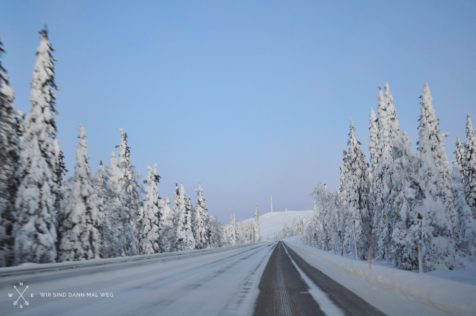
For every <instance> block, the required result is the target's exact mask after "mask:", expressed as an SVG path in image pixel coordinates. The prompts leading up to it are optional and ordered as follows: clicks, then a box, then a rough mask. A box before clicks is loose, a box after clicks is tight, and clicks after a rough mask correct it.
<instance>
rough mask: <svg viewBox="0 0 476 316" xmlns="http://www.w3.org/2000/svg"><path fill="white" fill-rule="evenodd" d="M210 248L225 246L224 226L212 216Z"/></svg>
mask: <svg viewBox="0 0 476 316" xmlns="http://www.w3.org/2000/svg"><path fill="white" fill-rule="evenodd" d="M209 225H210V237H209V240H210V248H219V247H222V246H223V244H224V236H223V234H224V232H223V224H222V223H220V222H219V221H218V219H217V218H216V217H215V216H210V221H209Z"/></svg>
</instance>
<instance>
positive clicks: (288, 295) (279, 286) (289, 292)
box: [254, 242, 324, 316]
mask: <svg viewBox="0 0 476 316" xmlns="http://www.w3.org/2000/svg"><path fill="white" fill-rule="evenodd" d="M259 290H260V294H259V296H258V299H257V301H256V305H255V311H254V315H259V316H266V315H286V316H287V315H324V313H323V312H322V310H321V309H320V308H319V305H318V304H317V303H316V302H315V301H314V299H313V298H312V296H311V295H310V294H309V292H308V290H309V288H308V286H307V284H306V283H305V282H304V280H302V278H301V276H300V275H299V272H298V271H297V270H296V268H295V267H294V265H293V263H292V262H291V260H290V259H289V257H288V255H287V254H286V252H285V249H284V246H283V244H282V243H281V242H279V243H278V244H277V245H276V247H275V248H274V251H273V253H272V254H271V257H270V258H269V261H268V264H267V265H266V268H265V270H264V272H263V276H262V277H261V281H260V284H259Z"/></svg>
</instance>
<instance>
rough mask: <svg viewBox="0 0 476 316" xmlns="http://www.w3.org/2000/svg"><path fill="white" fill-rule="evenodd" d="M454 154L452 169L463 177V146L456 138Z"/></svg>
mask: <svg viewBox="0 0 476 316" xmlns="http://www.w3.org/2000/svg"><path fill="white" fill-rule="evenodd" d="M454 154H455V160H454V161H453V168H456V169H457V170H458V171H459V172H460V173H461V176H463V173H464V170H463V168H464V158H465V155H464V145H463V143H462V142H461V140H460V139H459V137H456V149H455V151H454Z"/></svg>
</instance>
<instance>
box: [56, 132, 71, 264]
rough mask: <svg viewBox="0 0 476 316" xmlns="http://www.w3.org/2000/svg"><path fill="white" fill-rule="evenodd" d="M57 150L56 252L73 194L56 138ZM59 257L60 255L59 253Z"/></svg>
mask: <svg viewBox="0 0 476 316" xmlns="http://www.w3.org/2000/svg"><path fill="white" fill-rule="evenodd" d="M53 144H54V149H55V161H54V164H53V168H54V184H55V185H54V196H55V203H54V205H55V207H54V208H55V214H56V216H55V227H56V250H58V249H59V248H60V242H61V238H62V234H63V231H62V229H63V227H62V225H61V223H62V222H63V220H64V219H65V218H66V213H65V212H66V209H67V207H68V203H69V194H70V193H71V192H70V191H71V190H70V188H69V186H68V183H67V182H66V181H65V180H64V179H63V176H64V175H65V174H66V172H68V170H67V169H66V164H65V163H64V154H63V151H62V150H61V147H60V145H59V141H58V139H57V138H56V139H55V140H54V141H53ZM57 256H59V253H57Z"/></svg>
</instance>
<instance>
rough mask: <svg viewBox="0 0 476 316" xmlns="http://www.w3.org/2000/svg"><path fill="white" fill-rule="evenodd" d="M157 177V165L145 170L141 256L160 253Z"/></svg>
mask: <svg viewBox="0 0 476 316" xmlns="http://www.w3.org/2000/svg"><path fill="white" fill-rule="evenodd" d="M159 179H160V178H159V175H158V174H157V165H154V167H153V168H151V167H148V168H147V179H146V187H145V201H144V205H143V206H142V207H141V209H140V214H141V216H140V218H141V225H140V227H141V230H140V240H139V249H140V253H141V254H145V255H148V254H153V253H158V252H160V247H159V216H160V214H159V190H158V188H157V184H158V183H159Z"/></svg>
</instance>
